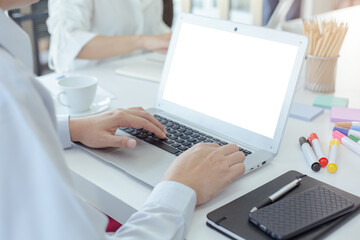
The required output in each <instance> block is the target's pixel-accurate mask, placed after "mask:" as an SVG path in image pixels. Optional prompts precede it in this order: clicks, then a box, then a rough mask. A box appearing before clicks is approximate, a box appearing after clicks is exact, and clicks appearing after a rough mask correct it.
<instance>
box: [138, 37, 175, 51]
mask: <svg viewBox="0 0 360 240" xmlns="http://www.w3.org/2000/svg"><path fill="white" fill-rule="evenodd" d="M170 38H171V33H166V34H159V35H147V36H144V48H145V49H147V50H151V51H155V52H158V53H163V54H166V53H167V50H168V47H169V43H170Z"/></svg>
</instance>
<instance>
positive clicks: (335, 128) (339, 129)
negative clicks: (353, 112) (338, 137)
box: [333, 127, 349, 136]
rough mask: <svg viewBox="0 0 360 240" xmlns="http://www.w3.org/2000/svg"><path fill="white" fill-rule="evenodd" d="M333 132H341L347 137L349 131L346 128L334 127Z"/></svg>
mask: <svg viewBox="0 0 360 240" xmlns="http://www.w3.org/2000/svg"><path fill="white" fill-rule="evenodd" d="M333 131H339V132H341V133H342V134H344V135H345V136H347V135H348V133H349V129H347V128H341V127H334V128H333Z"/></svg>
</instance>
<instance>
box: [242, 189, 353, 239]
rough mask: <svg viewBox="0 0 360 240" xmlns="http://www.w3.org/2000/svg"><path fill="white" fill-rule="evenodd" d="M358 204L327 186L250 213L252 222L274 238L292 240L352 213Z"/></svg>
mask: <svg viewBox="0 0 360 240" xmlns="http://www.w3.org/2000/svg"><path fill="white" fill-rule="evenodd" d="M353 207H354V203H353V202H352V201H350V200H349V199H347V198H346V197H344V196H341V195H339V194H338V193H335V192H334V191H332V190H330V189H329V188H326V187H324V186H316V187H314V188H311V189H309V190H307V191H304V192H301V193H298V194H296V195H293V196H290V197H288V198H284V199H282V200H280V201H278V202H275V203H273V204H271V205H268V206H266V207H264V208H261V209H259V210H257V211H255V212H253V213H249V221H250V222H251V223H253V224H255V225H256V226H257V227H258V228H259V229H261V230H262V231H264V232H266V233H267V234H269V235H270V236H271V237H272V238H274V239H289V238H292V237H294V236H296V235H298V234H300V233H303V232H305V231H307V230H309V229H311V228H314V227H316V226H319V225H321V224H323V223H325V222H327V221H329V220H331V219H334V218H337V217H339V216H341V215H344V214H346V213H348V212H350V211H352V209H353Z"/></svg>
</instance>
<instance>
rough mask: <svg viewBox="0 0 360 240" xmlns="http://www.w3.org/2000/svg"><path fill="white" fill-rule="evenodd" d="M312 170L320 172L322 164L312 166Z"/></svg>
mask: <svg viewBox="0 0 360 240" xmlns="http://www.w3.org/2000/svg"><path fill="white" fill-rule="evenodd" d="M311 169H312V170H313V171H315V172H318V171H320V169H321V165H320V163H318V162H314V163H313V164H311Z"/></svg>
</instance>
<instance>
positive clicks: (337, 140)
mask: <svg viewBox="0 0 360 240" xmlns="http://www.w3.org/2000/svg"><path fill="white" fill-rule="evenodd" d="M334 144H336V145H338V146H339V147H340V141H339V139H337V138H334V139H333V140H331V141H330V146H329V149H331V147H332V145H334Z"/></svg>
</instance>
